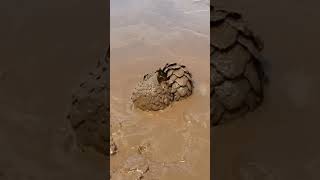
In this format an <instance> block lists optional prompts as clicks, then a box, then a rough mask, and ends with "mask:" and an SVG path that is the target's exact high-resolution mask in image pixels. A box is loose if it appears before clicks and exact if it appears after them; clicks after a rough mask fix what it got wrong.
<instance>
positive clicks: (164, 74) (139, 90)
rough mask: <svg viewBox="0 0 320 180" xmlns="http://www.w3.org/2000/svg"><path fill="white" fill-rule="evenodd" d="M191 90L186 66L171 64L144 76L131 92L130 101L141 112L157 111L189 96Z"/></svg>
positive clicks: (190, 78)
mask: <svg viewBox="0 0 320 180" xmlns="http://www.w3.org/2000/svg"><path fill="white" fill-rule="evenodd" d="M192 90H193V82H192V75H191V73H190V72H189V71H188V70H187V69H186V66H184V65H181V64H178V63H171V64H166V65H165V66H164V67H163V68H160V69H158V70H157V71H155V72H152V73H149V74H146V75H145V76H144V77H143V79H142V80H141V81H140V82H139V83H138V85H137V86H136V88H135V89H134V90H133V93H132V97H131V99H132V101H133V103H134V105H135V106H136V107H138V108H139V109H141V110H146V111H158V110H162V109H165V108H166V107H167V106H169V105H170V104H171V103H172V102H173V101H179V100H181V99H184V98H186V97H188V96H190V95H191V94H192Z"/></svg>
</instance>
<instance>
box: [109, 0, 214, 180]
mask: <svg viewBox="0 0 320 180" xmlns="http://www.w3.org/2000/svg"><path fill="white" fill-rule="evenodd" d="M206 3H208V2H206V1H204V2H194V1H185V0H165V1H163V0H156V1H152V2H151V1H146V0H145V1H141V0H121V1H119V0H112V1H111V17H110V21H111V24H110V27H111V28H110V30H111V33H110V36H111V42H110V43H111V51H110V53H111V63H110V66H111V67H110V69H111V72H110V111H111V114H110V116H111V136H112V138H113V140H114V141H115V143H116V145H117V146H118V152H117V153H116V154H115V155H113V156H111V176H112V179H133V178H138V177H140V176H141V175H142V174H143V178H145V179H163V180H176V179H190V180H191V179H192V180H196V179H203V180H205V179H209V178H210V87H209V86H210V77H209V73H210V66H209V6H208V5H207V4H206ZM168 62H178V63H182V64H184V65H186V66H187V68H188V69H189V70H190V71H191V73H192V74H193V80H194V82H195V89H194V92H193V94H192V95H191V96H190V97H189V98H187V99H185V100H182V101H180V102H175V103H173V104H172V105H171V106H170V107H168V108H167V109H165V110H163V111H159V112H143V111H141V110H138V109H135V108H134V107H133V105H132V102H131V100H130V97H131V93H132V90H133V89H134V87H135V86H136V84H137V83H138V81H140V80H141V79H142V78H143V76H144V75H145V74H146V73H149V72H152V71H155V70H157V69H158V68H159V67H162V66H164V65H165V64H166V63H168ZM141 164H143V165H141ZM143 168H144V169H143ZM130 169H131V170H130ZM136 171H138V173H137V172H136Z"/></svg>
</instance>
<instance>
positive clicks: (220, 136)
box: [212, 0, 320, 180]
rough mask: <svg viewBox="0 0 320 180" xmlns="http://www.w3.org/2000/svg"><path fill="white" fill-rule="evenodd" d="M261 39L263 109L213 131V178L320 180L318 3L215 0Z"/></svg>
mask: <svg viewBox="0 0 320 180" xmlns="http://www.w3.org/2000/svg"><path fill="white" fill-rule="evenodd" d="M216 3H217V5H218V6H219V7H220V8H226V9H228V10H235V11H238V12H241V13H242V14H243V15H244V16H245V19H246V20H247V21H248V22H249V24H250V25H251V27H252V28H253V29H254V31H255V32H256V33H257V34H259V35H260V36H261V38H262V39H263V40H264V42H265V51H264V54H265V57H266V58H267V60H268V61H269V63H270V66H271V68H270V84H269V86H268V87H267V89H266V98H265V102H264V103H263V105H262V107H261V108H259V109H258V110H257V111H256V112H254V113H250V114H248V116H246V117H245V118H243V119H239V120H237V121H233V122H230V123H228V124H225V125H223V126H220V127H217V128H214V129H213V141H212V142H213V143H214V151H215V152H214V154H213V158H214V162H215V169H214V174H215V179H219V180H220V179H221V180H222V179H223V180H238V179H239V180H249V179H259V180H274V179H277V180H278V179H281V180H286V179H288V180H294V179H299V180H301V179H310V180H314V179H320V173H319V172H320V171H319V168H320V154H319V152H320V151H319V149H320V144H319V140H318V137H319V130H318V129H319V128H318V127H319V115H318V109H319V105H320V103H319V99H320V97H319V93H318V92H319V90H320V86H319V82H320V78H319V77H320V76H319V70H318V67H319V56H318V51H317V49H318V42H319V40H320V38H319V35H318V32H319V30H320V25H319V23H318V20H317V19H319V17H320V12H319V11H318V10H317V7H319V3H318V2H317V1H288V0H283V1H275V0H274V1H253V0H241V1H235V0H223V1H222V0H219V1H217V2H216Z"/></svg>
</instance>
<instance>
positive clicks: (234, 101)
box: [210, 6, 265, 126]
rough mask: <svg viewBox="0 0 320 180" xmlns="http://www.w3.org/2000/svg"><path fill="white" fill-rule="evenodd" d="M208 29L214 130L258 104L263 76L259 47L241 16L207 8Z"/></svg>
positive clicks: (258, 42)
mask: <svg viewBox="0 0 320 180" xmlns="http://www.w3.org/2000/svg"><path fill="white" fill-rule="evenodd" d="M210 28H211V29H210V45H211V46H210V47H211V48H210V49H211V53H210V57H211V58H210V59H211V63H210V71H211V75H210V76H211V79H210V81H211V122H212V124H213V126H216V125H219V124H221V123H223V122H225V121H226V120H229V119H235V118H239V117H241V116H243V115H245V114H246V113H247V112H249V111H253V110H255V109H256V108H257V107H258V106H259V105H260V104H261V102H262V100H263V87H264V80H265V75H264V71H263V69H262V66H261V60H262V56H261V53H260V52H261V51H262V49H263V43H262V41H261V40H260V39H259V38H257V36H256V35H255V34H254V33H253V32H252V31H251V30H250V29H249V28H248V27H247V24H246V22H245V21H244V20H243V18H242V16H241V14H239V13H235V12H229V11H226V10H216V9H214V7H213V6H211V19H210Z"/></svg>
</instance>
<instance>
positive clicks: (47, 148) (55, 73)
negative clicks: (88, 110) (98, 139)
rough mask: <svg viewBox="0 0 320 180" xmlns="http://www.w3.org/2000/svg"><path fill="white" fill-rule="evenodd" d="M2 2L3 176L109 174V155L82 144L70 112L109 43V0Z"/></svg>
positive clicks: (16, 179) (50, 179)
mask: <svg viewBox="0 0 320 180" xmlns="http://www.w3.org/2000/svg"><path fill="white" fill-rule="evenodd" d="M0 6H1V12H0V14H1V15H0V19H1V22H2V25H3V26H2V28H1V30H0V36H1V47H0V49H1V50H0V51H1V53H0V59H1V61H0V74H1V75H0V76H1V78H0V99H1V100H0V109H1V113H0V147H1V154H0V179H1V180H2V179H3V180H6V179H10V180H24V179H25V180H27V179H28V180H44V179H46V180H57V179H69V180H70V179H78V180H80V179H81V180H88V179H104V178H105V177H106V176H107V175H106V174H107V173H106V165H105V159H104V158H103V157H101V156H98V155H95V154H91V153H80V152H79V151H78V149H77V148H75V142H74V139H73V133H72V131H71V129H70V128H69V127H70V124H69V122H68V121H67V119H66V115H67V112H68V110H69V107H70V104H71V94H72V91H73V90H74V89H75V88H77V87H78V86H79V84H80V83H81V82H82V81H83V80H84V79H85V78H86V77H87V74H88V72H89V71H91V70H94V66H95V65H96V62H97V60H98V58H99V56H101V55H102V54H103V51H104V48H105V47H106V42H107V41H106V40H107V38H108V37H107V35H108V31H107V30H108V27H107V21H106V20H107V17H108V11H107V1H105V0H102V1H95V2H89V1H61V0H58V1H39V0H31V1H26V2H24V1H11V0H8V1H7V0H4V1H1V2H0Z"/></svg>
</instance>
